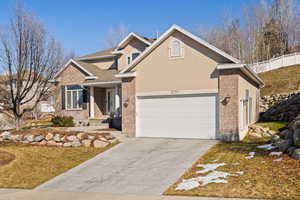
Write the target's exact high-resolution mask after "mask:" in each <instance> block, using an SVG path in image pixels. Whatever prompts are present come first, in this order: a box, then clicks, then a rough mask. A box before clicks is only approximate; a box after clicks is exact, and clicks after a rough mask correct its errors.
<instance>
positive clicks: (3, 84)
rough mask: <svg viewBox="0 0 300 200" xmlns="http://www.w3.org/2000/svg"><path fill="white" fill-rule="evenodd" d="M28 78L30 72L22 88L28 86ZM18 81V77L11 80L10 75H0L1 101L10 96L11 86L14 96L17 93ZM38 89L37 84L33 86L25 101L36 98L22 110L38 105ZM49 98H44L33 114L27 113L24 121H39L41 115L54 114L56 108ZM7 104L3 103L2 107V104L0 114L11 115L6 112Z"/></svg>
mask: <svg viewBox="0 0 300 200" xmlns="http://www.w3.org/2000/svg"><path fill="white" fill-rule="evenodd" d="M28 76H29V72H26V73H25V75H24V78H23V80H22V81H21V87H23V86H24V85H26V84H27V82H28V80H27V78H28ZM17 81H18V78H17V75H13V76H12V78H9V76H8V75H0V98H1V100H4V99H5V98H4V96H7V95H8V96H9V95H10V87H11V86H12V90H13V92H14V94H15V93H16V91H17ZM10 82H11V85H10ZM50 86H51V85H50ZM38 87H39V85H38V83H35V84H34V85H33V87H32V88H31V89H30V90H29V91H28V93H27V95H26V97H25V99H24V101H26V100H29V99H30V98H31V97H33V96H34V98H33V99H32V100H31V101H28V102H27V103H26V104H24V105H23V106H21V109H30V108H32V107H33V106H34V105H35V103H36V97H35V92H36V89H37V88H38ZM51 89H52V88H50V90H49V91H51ZM2 95H3V96H2ZM49 96H50V95H49ZM49 96H44V97H42V99H41V101H40V102H39V104H38V105H37V106H36V108H35V109H34V110H33V111H31V112H26V113H25V115H24V116H23V119H33V118H36V119H37V118H38V117H40V116H41V115H43V114H45V113H51V112H54V107H53V105H54V102H52V104H51V102H50V100H49ZM6 98H7V97H6ZM4 101H5V100H4ZM5 103H7V102H1V104H2V105H1V104H0V112H2V113H4V112H5V113H10V112H11V111H9V110H6V108H5ZM46 107H47V109H45V108H46ZM10 115H11V116H12V114H10Z"/></svg>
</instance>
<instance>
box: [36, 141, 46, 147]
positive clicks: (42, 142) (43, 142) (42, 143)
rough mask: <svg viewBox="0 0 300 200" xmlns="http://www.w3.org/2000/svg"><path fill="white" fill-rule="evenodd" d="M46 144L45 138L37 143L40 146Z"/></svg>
mask: <svg viewBox="0 0 300 200" xmlns="http://www.w3.org/2000/svg"><path fill="white" fill-rule="evenodd" d="M46 144H47V141H46V140H42V141H41V142H39V143H38V145H40V146H45V145H46Z"/></svg>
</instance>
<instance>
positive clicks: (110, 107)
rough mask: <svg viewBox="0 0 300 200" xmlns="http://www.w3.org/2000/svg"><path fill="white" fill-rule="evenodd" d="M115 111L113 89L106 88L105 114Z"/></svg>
mask: <svg viewBox="0 0 300 200" xmlns="http://www.w3.org/2000/svg"><path fill="white" fill-rule="evenodd" d="M114 111H115V90H114V89H106V114H108V115H109V114H111V113H112V112H114Z"/></svg>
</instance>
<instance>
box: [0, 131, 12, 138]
mask: <svg viewBox="0 0 300 200" xmlns="http://www.w3.org/2000/svg"><path fill="white" fill-rule="evenodd" d="M11 136H12V135H11V133H10V132H8V131H4V132H3V133H1V137H2V138H3V140H10V139H11Z"/></svg>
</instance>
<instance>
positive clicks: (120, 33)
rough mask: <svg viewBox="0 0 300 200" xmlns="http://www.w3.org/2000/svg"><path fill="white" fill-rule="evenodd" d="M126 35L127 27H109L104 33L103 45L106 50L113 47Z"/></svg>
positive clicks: (120, 25)
mask: <svg viewBox="0 0 300 200" xmlns="http://www.w3.org/2000/svg"><path fill="white" fill-rule="evenodd" d="M127 35H128V27H127V26H126V25H124V24H119V25H118V26H116V27H111V28H109V30H108V31H107V33H106V36H105V39H104V43H105V46H106V47H107V48H111V47H115V46H117V45H118V44H119V42H121V41H122V40H123V39H124V38H125V37H126V36H127Z"/></svg>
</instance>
